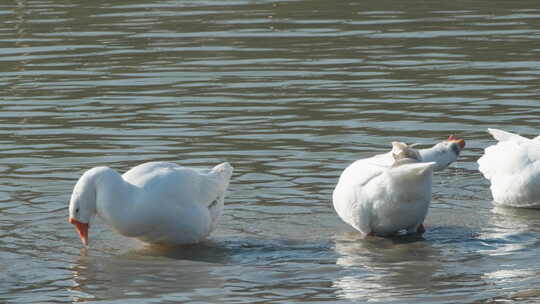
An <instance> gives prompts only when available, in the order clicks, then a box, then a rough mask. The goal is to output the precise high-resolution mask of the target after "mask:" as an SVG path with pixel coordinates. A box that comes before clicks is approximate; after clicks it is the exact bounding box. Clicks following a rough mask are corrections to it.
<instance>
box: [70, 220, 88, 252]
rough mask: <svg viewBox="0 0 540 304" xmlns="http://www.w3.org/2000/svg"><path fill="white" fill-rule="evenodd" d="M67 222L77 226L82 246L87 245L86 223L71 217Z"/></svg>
mask: <svg viewBox="0 0 540 304" xmlns="http://www.w3.org/2000/svg"><path fill="white" fill-rule="evenodd" d="M69 222H70V223H71V224H73V225H75V227H76V228H77V231H78V232H79V236H80V237H81V241H82V242H83V244H84V246H88V226H89V225H88V223H81V222H79V221H77V220H76V219H74V218H72V217H71V218H69Z"/></svg>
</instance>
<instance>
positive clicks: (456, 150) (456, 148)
mask: <svg viewBox="0 0 540 304" xmlns="http://www.w3.org/2000/svg"><path fill="white" fill-rule="evenodd" d="M450 148H451V149H452V151H454V153H456V155H459V152H461V151H459V147H458V145H457V144H456V143H452V145H450Z"/></svg>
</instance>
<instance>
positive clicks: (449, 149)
mask: <svg viewBox="0 0 540 304" xmlns="http://www.w3.org/2000/svg"><path fill="white" fill-rule="evenodd" d="M464 148H465V140H463V139H461V138H457V137H455V136H454V135H450V136H449V137H448V139H447V140H445V141H442V142H440V143H438V144H436V145H435V146H433V147H431V148H429V149H422V150H418V153H419V154H420V157H421V159H422V161H423V162H435V163H436V164H435V168H434V170H435V171H439V170H443V169H445V168H446V167H448V166H449V165H450V164H451V163H453V162H454V161H456V160H457V158H458V157H459V154H460V153H461V150H463V149H464Z"/></svg>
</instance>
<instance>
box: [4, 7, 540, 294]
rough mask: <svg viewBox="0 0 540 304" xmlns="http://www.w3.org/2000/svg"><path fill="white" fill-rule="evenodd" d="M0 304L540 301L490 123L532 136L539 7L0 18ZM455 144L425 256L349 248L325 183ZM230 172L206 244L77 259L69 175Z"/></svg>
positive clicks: (97, 235) (526, 215)
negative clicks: (503, 189)
mask: <svg viewBox="0 0 540 304" xmlns="http://www.w3.org/2000/svg"><path fill="white" fill-rule="evenodd" d="M0 20H1V22H2V25H3V26H2V27H0V71H1V73H0V93H1V94H0V134H1V135H2V137H1V144H2V145H1V147H2V149H1V151H0V172H1V173H2V174H1V176H0V268H1V269H0V270H1V271H0V301H4V302H7V303H47V302H54V303H66V302H75V301H76V302H95V303H149V302H152V303H172V302H182V303H195V302H197V303H201V302H210V303H218V302H226V303H290V302H343V303H348V302H359V303H362V302H366V301H373V302H381V303H413V302H414V303H458V302H459V303H471V302H474V303H486V302H489V303H499V302H500V303H508V302H514V301H515V302H518V301H519V302H531V303H533V302H535V301H538V300H539V299H540V289H538V285H539V283H540V279H538V276H539V274H540V266H538V263H537V261H538V259H539V258H540V254H539V249H540V241H539V235H540V211H538V212H537V211H534V210H533V211H531V210H527V211H520V210H508V209H494V208H493V207H492V205H491V201H490V200H491V195H490V193H489V189H488V183H487V181H486V180H484V179H483V178H482V177H481V175H480V174H479V173H478V172H477V167H476V164H475V161H476V159H477V158H478V157H479V156H480V155H481V153H482V150H483V148H484V147H486V146H487V145H489V144H490V143H491V142H492V140H491V139H490V138H489V137H488V135H487V134H486V133H485V129H486V128H487V127H497V128H502V129H506V130H509V131H514V132H518V133H521V134H524V135H528V136H530V135H537V134H538V133H539V132H538V129H540V128H539V122H540V119H539V118H538V117H540V116H539V114H540V105H539V104H538V101H537V99H538V96H539V92H540V81H539V78H540V60H539V58H540V9H538V4H537V2H536V1H532V0H530V1H519V2H517V1H514V2H512V1H499V0H494V1H450V2H443V1H419V0H411V1H388V0H380V1H352V0H351V1H337V2H334V1H315V0H313V1H308V0H305V1H302V0H301V1H263V0H261V1H247V0H245V1H244V0H238V1H236V0H234V1H180V0H178V1H157V0H156V1H151V0H148V1H125V0H124V1H108V2H105V1H68V2H66V1H61V0H18V1H12V2H10V3H6V2H3V3H2V4H0ZM452 133H453V134H456V135H457V136H460V137H463V138H465V139H466V140H467V148H466V150H465V151H464V152H463V154H462V157H461V159H460V161H459V162H457V163H455V164H454V165H453V166H452V167H451V168H450V169H448V170H445V171H443V172H441V173H439V174H437V176H436V178H435V182H434V189H433V192H434V199H433V202H432V207H431V209H430V213H429V215H428V218H427V220H426V224H427V229H428V231H427V233H426V234H425V235H424V237H423V238H416V237H406V238H400V239H361V238H360V237H359V235H358V234H357V233H355V232H354V231H353V230H352V229H351V228H349V227H348V226H346V225H345V224H344V223H342V222H341V221H340V220H339V218H337V216H336V215H335V213H334V211H333V208H332V205H331V192H332V190H333V187H334V185H335V183H336V181H337V177H338V176H339V174H340V172H341V171H342V170H343V169H344V168H345V167H346V166H347V165H348V164H349V163H350V162H352V161H353V160H355V159H358V158H362V157H367V156H370V155H373V154H376V153H382V152H384V151H386V150H388V149H389V143H390V142H391V141H393V140H400V141H405V142H409V143H420V144H424V145H430V144H433V143H435V142H437V141H440V140H442V139H444V138H446V137H447V136H448V135H450V134H452ZM150 160H166V161H175V162H178V163H181V164H183V165H188V166H195V167H209V166H212V165H215V164H216V163H218V162H221V161H225V160H227V161H229V162H231V163H232V164H233V165H234V166H235V169H236V170H235V174H234V176H233V180H232V183H231V186H230V191H229V194H228V196H227V199H226V210H225V215H224V217H223V219H222V222H221V224H220V226H219V229H218V231H216V232H215V233H214V234H213V235H212V236H211V237H210V239H209V240H208V241H206V242H204V243H202V244H199V245H194V246H188V247H185V248H175V249H163V248H154V247H143V246H141V245H140V244H139V243H137V242H135V241H133V240H130V239H127V238H124V237H121V236H119V235H117V234H116V233H114V232H112V231H111V230H110V229H109V228H108V227H106V226H105V225H104V224H100V223H98V224H97V225H94V226H93V227H92V229H91V232H90V234H91V238H92V242H93V243H92V246H91V247H90V249H89V250H82V249H81V244H80V241H79V239H78V237H77V235H76V232H75V230H74V229H73V227H72V226H71V225H69V224H68V223H67V204H68V200H69V196H70V194H71V190H72V188H73V186H74V184H75V182H76V180H77V178H78V177H79V176H80V175H81V174H82V172H84V170H86V169H88V168H90V167H93V166H97V165H107V166H110V167H112V168H115V169H116V170H118V171H120V172H124V171H126V170H128V169H129V168H130V167H132V166H134V165H136V164H139V163H142V162H145V161H150Z"/></svg>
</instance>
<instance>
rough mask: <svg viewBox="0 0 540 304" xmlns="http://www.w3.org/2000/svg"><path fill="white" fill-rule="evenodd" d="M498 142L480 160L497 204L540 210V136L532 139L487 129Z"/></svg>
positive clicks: (479, 167)
mask: <svg viewBox="0 0 540 304" xmlns="http://www.w3.org/2000/svg"><path fill="white" fill-rule="evenodd" d="M488 132H489V133H490V134H491V135H492V136H493V138H495V139H496V140H497V143H496V144H495V145H492V146H489V147H487V148H486V149H485V151H484V155H482V157H480V158H479V159H478V165H479V166H478V169H479V170H480V172H481V173H482V174H483V175H484V177H485V178H487V179H488V180H489V181H490V182H491V186H490V189H491V194H492V196H493V200H494V202H493V203H494V204H495V205H500V206H511V207H523V208H540V136H539V137H535V138H534V139H529V138H526V137H523V136H520V135H517V134H513V133H510V132H505V131H502V130H497V129H488Z"/></svg>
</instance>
